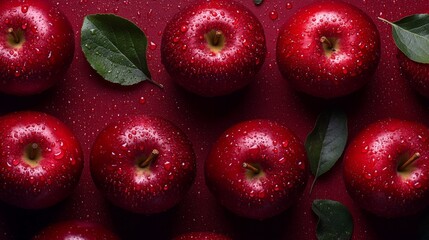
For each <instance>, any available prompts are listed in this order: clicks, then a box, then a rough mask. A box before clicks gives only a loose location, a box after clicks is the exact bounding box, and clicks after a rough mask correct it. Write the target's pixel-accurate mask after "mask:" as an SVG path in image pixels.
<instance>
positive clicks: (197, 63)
mask: <svg viewBox="0 0 429 240" xmlns="http://www.w3.org/2000/svg"><path fill="white" fill-rule="evenodd" d="M266 51H267V50H266V46H265V35H264V30H263V28H262V25H261V23H260V22H259V21H258V19H257V18H256V17H255V15H253V14H252V13H251V12H250V11H249V9H247V8H245V7H244V6H242V5H241V4H239V3H237V2H234V1H225V0H219V1H202V0H200V1H197V2H196V3H194V4H192V5H191V6H189V7H187V8H186V9H183V10H182V11H180V12H179V13H178V14H177V15H176V16H174V17H173V18H172V19H171V20H170V21H169V22H168V24H167V26H166V28H165V30H164V34H163V36H162V46H161V57H162V63H163V64H164V66H165V68H166V70H167V71H168V73H169V74H170V75H171V77H172V79H173V80H174V81H175V82H177V83H178V84H179V85H181V86H182V87H184V88H185V89H187V90H189V91H191V92H193V93H196V94H198V95H201V96H220V95H225V94H229V93H232V92H234V91H236V90H238V89H241V88H243V87H244V86H246V85H247V84H249V83H250V82H251V80H252V79H253V78H254V77H255V75H256V73H257V72H258V71H259V69H260V68H261V66H262V64H263V62H264V60H265V55H266Z"/></svg>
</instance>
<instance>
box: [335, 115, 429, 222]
mask: <svg viewBox="0 0 429 240" xmlns="http://www.w3.org/2000/svg"><path fill="white" fill-rule="evenodd" d="M428 139H429V130H428V128H427V127H426V126H424V125H423V124H420V123H417V122H410V121H405V120H398V119H385V120H381V121H378V122H376V123H373V124H371V125H369V126H368V127H367V128H365V129H364V130H363V131H362V132H360V133H359V134H358V136H356V138H355V139H354V140H353V141H352V142H350V144H349V147H348V148H347V151H346V153H345V158H344V172H343V173H344V182H345V184H346V188H347V192H348V193H349V194H350V196H351V197H352V198H353V199H354V201H355V203H356V204H358V205H359V206H360V207H362V208H363V209H365V210H367V211H369V212H371V213H374V214H376V215H378V216H382V217H401V216H407V215H413V214H416V213H419V212H420V211H422V210H423V209H424V208H426V207H427V206H428V205H429V185H428V179H429V145H428ZM416 152H418V153H420V155H421V156H420V158H418V159H417V160H416V161H415V162H414V163H412V165H411V168H410V170H409V171H408V176H406V177H404V176H401V175H400V174H399V173H398V170H397V169H398V166H399V165H400V164H401V163H402V162H403V161H405V160H406V159H409V158H410V157H411V156H412V155H413V154H414V153H416Z"/></svg>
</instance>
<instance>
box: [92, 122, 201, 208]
mask: <svg viewBox="0 0 429 240" xmlns="http://www.w3.org/2000/svg"><path fill="white" fill-rule="evenodd" d="M154 149H157V150H158V151H159V156H158V157H157V158H156V159H155V160H153V161H152V163H151V165H150V167H149V168H148V169H147V170H145V171H142V169H141V168H139V167H138V165H137V164H138V162H137V158H139V157H142V156H149V154H150V153H151V152H152V150H154ZM90 169H91V176H92V179H93V180H94V183H95V184H96V186H97V188H98V189H99V190H100V192H101V193H102V194H103V195H104V196H105V197H106V198H107V199H108V200H109V201H110V202H112V203H113V204H114V205H116V206H118V207H121V208H123V209H125V210H128V211H131V212H136V213H144V214H153V213H159V212H163V211H166V210H168V209H170V208H172V207H173V206H175V205H176V204H177V203H178V202H179V201H180V200H181V199H182V198H183V197H184V196H185V195H186V193H187V192H188V190H189V188H190V187H191V185H192V183H193V181H194V178H195V174H196V163H195V154H194V151H193V149H192V146H191V143H190V142H189V140H188V138H187V137H186V136H185V134H184V133H183V132H182V131H181V130H180V129H179V128H177V127H176V126H174V125H173V124H172V123H171V122H169V121H167V120H164V119H162V118H158V117H148V116H144V115H138V116H133V117H127V118H124V119H122V120H119V121H118V122H114V123H111V124H110V125H108V126H107V127H106V128H105V129H103V130H102V131H101V132H100V134H99V135H98V136H97V139H96V140H95V143H94V145H93V147H92V149H91V159H90Z"/></svg>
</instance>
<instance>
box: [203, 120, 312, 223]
mask: <svg viewBox="0 0 429 240" xmlns="http://www.w3.org/2000/svg"><path fill="white" fill-rule="evenodd" d="M243 163H247V164H252V165H253V166H258V167H259V169H260V170H261V171H262V172H263V173H262V175H253V174H252V173H251V171H249V170H247V169H245V168H244V167H243ZM205 176H206V183H207V186H208V188H209V189H210V191H211V192H212V193H213V194H214V196H215V197H216V199H217V200H218V201H219V202H220V204H221V205H223V206H224V207H226V208H227V209H229V210H230V211H232V212H234V213H236V214H237V215H239V216H243V217H247V218H253V219H266V218H269V217H273V216H275V215H278V214H280V213H281V212H283V211H284V210H286V209H287V208H289V207H290V206H291V205H292V204H293V203H294V202H296V201H297V200H298V198H299V197H300V196H301V194H302V192H303V190H304V188H305V185H306V182H307V177H308V169H307V159H306V154H305V150H304V146H303V144H302V142H301V141H300V140H299V139H298V138H297V137H296V136H295V135H294V134H293V133H292V132H291V131H290V130H289V129H287V128H286V127H284V126H282V125H280V124H278V123H276V122H274V121H270V120H250V121H245V122H241V123H238V124H236V125H234V126H233V127H231V128H230V129H228V130H227V131H226V132H224V133H223V134H222V135H221V136H220V138H219V139H218V140H217V142H216V143H215V144H214V145H213V147H212V149H211V152H210V155H209V157H208V159H207V161H206V163H205Z"/></svg>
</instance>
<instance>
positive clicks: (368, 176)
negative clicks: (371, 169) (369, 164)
mask: <svg viewBox="0 0 429 240" xmlns="http://www.w3.org/2000/svg"><path fill="white" fill-rule="evenodd" d="M364 176H365V178H366V179H368V180H369V179H371V178H372V175H371V173H367V174H365V175H364Z"/></svg>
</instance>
